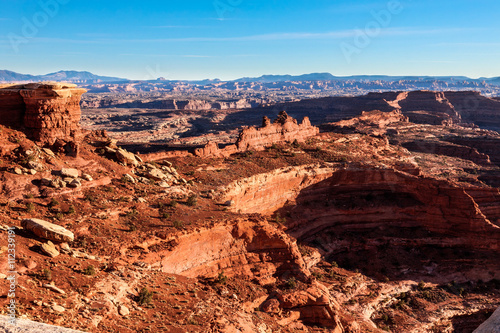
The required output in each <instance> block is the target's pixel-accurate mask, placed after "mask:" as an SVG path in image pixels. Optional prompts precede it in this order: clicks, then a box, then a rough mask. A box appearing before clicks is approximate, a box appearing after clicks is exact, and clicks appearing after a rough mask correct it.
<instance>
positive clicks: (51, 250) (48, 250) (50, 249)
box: [41, 241, 60, 258]
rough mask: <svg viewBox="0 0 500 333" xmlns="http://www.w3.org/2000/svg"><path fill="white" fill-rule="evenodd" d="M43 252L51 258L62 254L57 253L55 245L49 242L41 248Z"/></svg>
mask: <svg viewBox="0 0 500 333" xmlns="http://www.w3.org/2000/svg"><path fill="white" fill-rule="evenodd" d="M41 249H42V252H43V253H45V254H46V255H48V256H49V257H51V258H55V257H57V256H58V255H59V254H60V253H59V251H57V249H56V247H55V246H54V243H52V242H51V241H48V242H47V243H43V244H42V246H41Z"/></svg>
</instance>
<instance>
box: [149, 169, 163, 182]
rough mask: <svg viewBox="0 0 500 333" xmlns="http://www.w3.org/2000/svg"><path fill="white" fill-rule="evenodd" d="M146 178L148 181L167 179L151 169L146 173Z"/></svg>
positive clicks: (159, 172) (156, 170)
mask: <svg viewBox="0 0 500 333" xmlns="http://www.w3.org/2000/svg"><path fill="white" fill-rule="evenodd" d="M146 177H147V178H149V179H154V180H163V179H165V178H167V176H165V174H164V173H163V172H161V171H160V170H159V169H151V170H148V172H146Z"/></svg>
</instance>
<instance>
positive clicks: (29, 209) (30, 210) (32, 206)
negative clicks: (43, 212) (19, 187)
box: [26, 202, 35, 213]
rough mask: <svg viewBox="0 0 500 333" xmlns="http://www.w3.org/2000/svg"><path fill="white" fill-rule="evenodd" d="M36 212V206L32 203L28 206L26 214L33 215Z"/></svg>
mask: <svg viewBox="0 0 500 333" xmlns="http://www.w3.org/2000/svg"><path fill="white" fill-rule="evenodd" d="M34 210H35V205H34V204H33V203H32V202H28V203H27V204H26V212H27V213H31V212H33V211H34Z"/></svg>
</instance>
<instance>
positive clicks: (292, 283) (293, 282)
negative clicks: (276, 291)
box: [285, 276, 297, 289]
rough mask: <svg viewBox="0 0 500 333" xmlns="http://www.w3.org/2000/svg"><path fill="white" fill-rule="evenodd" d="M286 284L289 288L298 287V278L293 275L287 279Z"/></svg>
mask: <svg viewBox="0 0 500 333" xmlns="http://www.w3.org/2000/svg"><path fill="white" fill-rule="evenodd" d="M285 285H286V287H287V288H288V289H295V288H297V280H296V279H295V278H294V277H293V276H292V277H291V278H289V279H288V280H286V283H285Z"/></svg>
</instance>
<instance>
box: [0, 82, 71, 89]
mask: <svg viewBox="0 0 500 333" xmlns="http://www.w3.org/2000/svg"><path fill="white" fill-rule="evenodd" d="M76 87H77V85H76V84H73V83H66V82H53V81H49V82H37V83H22V84H19V83H6V84H0V89H28V90H36V89H53V90H60V89H71V88H76Z"/></svg>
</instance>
